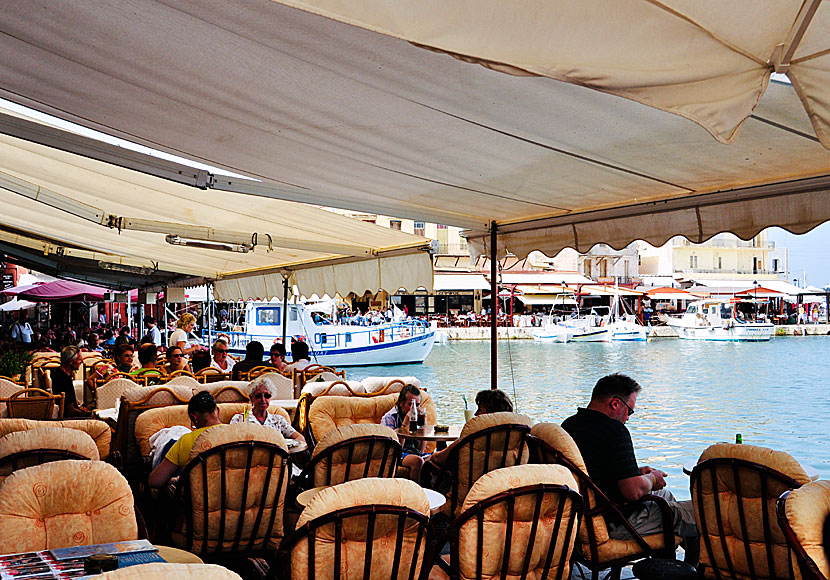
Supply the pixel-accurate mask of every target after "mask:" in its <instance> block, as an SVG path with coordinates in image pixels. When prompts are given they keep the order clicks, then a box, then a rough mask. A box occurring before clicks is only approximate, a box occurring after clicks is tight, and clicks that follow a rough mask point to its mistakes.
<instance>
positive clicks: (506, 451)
mask: <svg viewBox="0 0 830 580" xmlns="http://www.w3.org/2000/svg"><path fill="white" fill-rule="evenodd" d="M391 396H394V395H391ZM531 423H532V421H531V419H530V418H529V417H526V416H525V415H519V414H518V413H507V412H502V413H488V414H486V415H480V416H478V417H473V418H472V419H470V420H469V421H468V422H467V424H466V425H464V428H463V429H462V430H461V434H460V435H459V437H458V440H457V441H456V442H455V443H453V444H452V445H451V446H450V447H449V448H448V449H447V451H448V453H449V455H448V457H447V460H446V461H445V462H444V465H442V466H441V468H440V471H439V473H438V474H437V478H436V479H437V481H439V482H440V481H442V480H445V479H450V480H451V482H452V483H451V489H450V492H449V495H448V499H449V501H448V502H447V503H446V504H444V507H443V508H442V513H443V514H445V515H446V516H447V517H450V518H452V517H456V516H458V515H459V514H460V513H461V507H462V505H463V504H464V499H465V498H466V497H467V493H468V492H469V491H470V488H472V486H473V484H474V483H475V482H476V480H477V479H478V478H479V477H481V476H482V475H484V474H485V473H489V472H490V471H493V470H495V469H501V468H503V467H512V466H514V465H522V464H524V463H527V462H528V461H529V460H530V449H529V447H528V438H529V435H530V425H531Z"/></svg>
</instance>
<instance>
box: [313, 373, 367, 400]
mask: <svg viewBox="0 0 830 580" xmlns="http://www.w3.org/2000/svg"><path fill="white" fill-rule="evenodd" d="M365 392H366V390H365V389H364V388H363V383H361V382H360V381H344V380H343V379H340V378H338V377H335V378H334V379H333V380H331V381H311V382H308V383H306V384H305V386H304V387H303V390H302V391H300V394H302V395H305V394H309V395H311V396H312V397H319V396H320V395H335V396H343V397H348V396H350V395H353V394H355V393H358V394H362V393H365Z"/></svg>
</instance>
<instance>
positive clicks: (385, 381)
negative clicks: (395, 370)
mask: <svg viewBox="0 0 830 580" xmlns="http://www.w3.org/2000/svg"><path fill="white" fill-rule="evenodd" d="M360 382H361V383H363V388H364V389H365V391H366V392H367V393H384V394H386V393H399V392H400V390H401V388H402V387H403V386H404V385H415V386H416V387H418V388H419V389H420V388H421V381H420V380H418V379H417V378H416V377H366V378H365V379H363V380H362V381H360Z"/></svg>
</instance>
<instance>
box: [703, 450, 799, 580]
mask: <svg viewBox="0 0 830 580" xmlns="http://www.w3.org/2000/svg"><path fill="white" fill-rule="evenodd" d="M809 481H810V477H809V476H808V475H807V474H806V473H805V471H804V468H802V467H801V465H800V464H799V463H798V462H797V461H796V460H795V459H793V458H792V457H791V456H790V455H788V454H786V453H784V452H781V451H774V450H772V449H767V448H765V447H757V446H755V445H734V444H729V443H719V444H717V445H712V446H711V447H709V448H708V449H706V450H705V451H704V452H703V454H702V455H701V456H700V459H699V460H698V464H697V465H696V466H695V468H694V470H693V471H692V476H691V484H692V501H693V503H694V508H695V520H696V521H697V527H698V529H699V530H700V536H701V544H702V548H701V550H700V566H699V567H698V571H699V572H700V573H701V574H702V575H703V577H705V578H718V579H721V578H724V577H726V578H736V579H740V578H752V579H753V580H764V579H768V578H769V579H775V578H791V577H792V570H791V566H792V564H791V556H792V554H791V553H790V549H789V547H788V545H787V541H786V539H785V538H784V533H783V532H782V531H781V528H780V527H779V526H778V522H777V515H776V501H777V500H778V498H779V496H781V494H782V493H784V492H785V491H787V490H789V489H794V488H799V487H801V486H802V485H804V484H806V483H809Z"/></svg>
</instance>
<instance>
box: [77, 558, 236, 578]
mask: <svg viewBox="0 0 830 580" xmlns="http://www.w3.org/2000/svg"><path fill="white" fill-rule="evenodd" d="M93 578H96V579H97V580H156V579H157V578H164V579H165V580H242V577H241V576H240V575H239V574H236V573H235V572H231V571H230V570H228V569H227V568H223V567H222V566H217V565H216V564H167V563H161V562H153V563H152V564H139V565H138V566H128V567H127V568H119V569H118V570H113V571H112V572H105V573H104V574H99V575H97V576H93Z"/></svg>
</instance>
